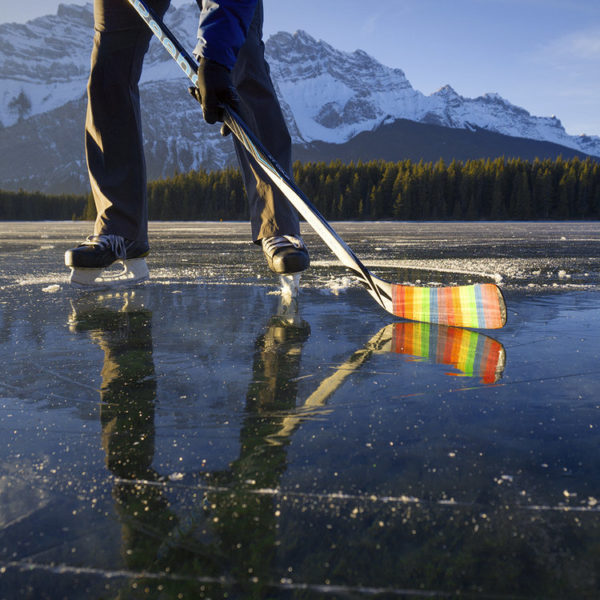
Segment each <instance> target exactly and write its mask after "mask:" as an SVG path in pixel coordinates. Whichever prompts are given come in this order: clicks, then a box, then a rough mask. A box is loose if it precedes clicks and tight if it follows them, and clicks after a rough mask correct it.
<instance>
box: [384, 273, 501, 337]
mask: <svg viewBox="0 0 600 600" xmlns="http://www.w3.org/2000/svg"><path fill="white" fill-rule="evenodd" d="M392 292H393V300H394V314H395V315H396V316H398V317H402V318H403V319H408V320H410V321H423V322H427V323H443V324H444V325H451V326H452V325H453V326H455V327H474V328H480V329H497V328H500V327H502V326H503V325H504V323H505V322H506V309H505V305H504V301H503V299H502V295H501V293H500V290H499V289H498V287H497V286H496V285H494V284H493V283H483V284H475V285H464V286H456V287H437V288H436V287H433V288H429V287H412V286H408V285H392Z"/></svg>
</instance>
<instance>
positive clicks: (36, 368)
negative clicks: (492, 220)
mask: <svg viewBox="0 0 600 600" xmlns="http://www.w3.org/2000/svg"><path fill="white" fill-rule="evenodd" d="M19 227H26V226H25V225H17V229H15V231H19V229H18V228H19ZM56 227H57V228H58V229H53V226H49V227H46V228H45V229H46V231H45V232H44V234H45V235H46V236H48V238H47V239H48V240H49V243H48V245H49V246H50V245H52V246H54V250H52V251H47V252H45V253H38V255H36V260H35V261H32V260H28V261H26V260H24V259H23V257H24V256H26V253H25V252H24V250H25V249H26V248H27V246H28V245H30V246H32V247H35V248H39V245H40V235H39V233H35V235H33V233H32V230H28V231H30V233H29V234H28V235H25V236H21V237H19V238H18V239H17V237H16V234H15V233H9V234H4V235H5V238H4V239H3V240H0V244H1V246H0V252H1V253H2V258H3V259H4V258H5V257H6V258H7V260H3V262H2V267H1V269H0V287H1V288H2V289H1V295H0V359H1V360H0V413H1V415H2V419H1V423H2V434H3V445H2V448H1V450H0V452H1V456H0V464H2V465H4V467H3V472H2V473H0V571H1V577H0V597H2V598H5V597H6V598H13V597H14V598H19V597H27V594H29V597H35V598H36V599H37V598H63V597H69V598H71V597H73V590H81V597H86V598H102V597H106V598H118V597H120V598H136V597H147V598H178V597H183V598H203V597H205V598H207V597H211V598H222V597H225V595H228V596H229V597H230V598H243V599H246V598H269V599H271V598H273V599H275V598H291V597H304V596H306V597H318V598H320V597H323V598H327V597H331V598H346V597H348V598H350V597H373V596H375V597H376V596H378V595H379V596H381V597H423V596H429V597H454V596H457V595H465V596H467V595H470V596H471V597H474V598H489V597H492V596H493V597H529V598H537V597H545V598H568V597H590V598H591V597H595V596H596V595H597V593H598V582H597V578H596V576H595V574H596V573H597V572H598V569H597V566H598V565H597V553H596V552H595V548H596V546H597V540H598V537H599V535H600V512H599V510H598V499H599V498H600V485H599V483H598V477H597V464H598V457H599V453H598V452H599V451H598V443H597V431H598V427H600V421H599V419H598V406H597V404H598V402H597V381H598V364H599V363H598V361H599V359H600V355H599V352H600V350H599V347H598V343H597V339H598V336H599V335H600V330H599V328H600V323H599V319H598V310H597V306H598V297H597V291H595V290H594V289H591V290H588V291H586V292H583V293H568V292H567V290H569V289H571V288H568V287H566V286H568V285H572V284H573V281H574V280H575V279H577V277H575V272H576V270H577V269H580V268H581V269H582V273H584V272H585V273H588V276H589V279H590V280H591V281H592V282H594V284H595V285H597V283H598V281H599V278H598V272H599V269H598V268H597V267H598V259H597V256H599V255H600V253H597V252H596V250H597V247H596V246H595V244H596V243H597V242H594V240H593V239H591V238H592V237H593V236H592V235H591V234H590V232H591V231H594V230H593V227H592V225H586V224H582V227H583V230H584V232H585V236H582V237H585V239H586V240H587V241H586V242H585V245H584V244H583V242H582V244H581V245H580V246H577V244H576V243H575V244H573V245H571V246H569V244H571V243H572V241H573V237H574V236H573V235H571V234H572V233H573V232H574V231H575V229H576V227H575V225H565V227H566V228H567V229H568V231H567V230H564V229H563V230H560V233H561V235H564V237H566V238H567V242H565V241H562V242H560V243H561V246H560V248H558V249H557V248H556V247H555V246H553V245H552V243H551V240H550V238H551V236H555V234H556V231H557V230H556V229H555V228H554V226H553V225H552V224H549V225H548V227H549V228H550V229H551V230H553V231H550V233H548V232H547V230H546V229H544V230H543V231H544V232H546V233H544V234H543V235H542V234H541V233H540V231H541V230H537V231H538V233H537V235H539V236H540V237H539V240H540V241H539V243H538V242H536V241H535V238H533V239H532V240H531V242H528V232H529V228H528V227H526V226H525V225H523V224H515V226H514V227H515V229H510V231H511V232H512V233H515V231H516V233H517V234H518V237H515V238H514V239H515V240H517V241H516V242H515V243H518V244H519V245H520V249H519V250H518V251H517V250H515V249H514V248H512V250H511V244H512V241H511V240H512V239H513V238H512V237H511V236H506V237H505V238H501V237H500V236H498V235H497V229H494V228H490V226H488V225H487V224H479V225H477V226H475V227H474V229H473V230H469V232H471V231H472V232H473V235H472V236H471V234H470V233H469V234H468V235H466V236H465V233H464V232H465V231H467V228H466V227H464V226H463V224H452V225H443V226H442V225H440V226H439V227H445V228H446V230H445V232H444V235H443V236H442V235H441V234H439V233H438V232H437V230H436V227H438V226H437V225H435V224H418V225H410V226H409V225H407V224H381V226H380V228H379V226H375V225H373V224H348V225H347V226H344V227H346V228H347V229H346V231H345V230H344V227H340V228H339V229H340V231H341V233H342V236H343V237H345V238H346V237H348V241H349V243H350V244H351V245H352V247H353V248H355V249H356V251H357V253H358V254H359V255H360V256H361V258H362V257H363V256H366V257H367V258H366V262H367V263H368V261H369V260H377V259H379V260H381V253H382V252H383V251H387V250H386V249H387V248H391V250H390V251H391V252H397V253H398V254H396V255H394V257H397V258H398V261H401V260H409V259H410V260H414V261H415V264H417V263H418V264H419V265H420V266H421V267H424V266H429V264H430V263H428V262H427V261H431V263H436V261H438V258H436V256H439V255H440V254H443V255H444V256H445V258H444V259H443V260H445V261H456V262H455V263H452V264H457V265H458V264H460V265H462V267H464V270H465V271H468V270H469V269H468V267H470V266H473V265H474V264H475V262H474V261H475V260H477V259H479V258H481V259H483V260H497V261H498V263H497V264H498V265H499V272H500V273H502V274H503V276H504V278H505V289H506V291H507V303H508V306H509V311H510V315H509V317H510V318H509V322H508V324H507V326H506V327H505V328H504V329H503V330H499V331H497V332H494V337H495V338H496V339H492V338H490V337H488V336H486V335H484V334H481V333H477V332H472V331H468V330H461V329H452V328H445V327H440V326H432V325H424V324H419V323H403V322H393V323H389V322H382V318H383V319H386V317H385V316H382V313H381V312H380V311H379V310H378V308H377V307H376V306H374V305H373V303H372V301H371V300H370V299H369V298H368V297H367V295H366V294H365V293H364V291H363V290H360V289H358V288H356V287H355V285H354V284H353V283H352V282H351V278H348V275H347V273H346V272H345V271H344V270H343V269H342V268H340V267H337V266H335V265H331V266H325V265H323V266H319V264H318V260H319V259H318V258H317V265H316V266H314V268H312V269H311V271H310V272H308V273H306V275H305V276H303V278H302V284H301V292H300V295H299V297H298V298H297V299H295V301H294V302H289V303H282V302H281V299H282V297H281V295H280V294H277V293H273V292H276V291H277V290H278V282H277V280H276V278H273V277H272V276H271V274H270V273H269V272H268V271H267V269H266V267H265V266H264V265H263V263H262V257H261V255H260V252H258V253H257V252H255V251H256V249H255V248H254V247H252V245H251V244H250V243H248V244H246V245H244V244H241V243H239V242H240V240H241V239H243V226H242V225H237V224H226V225H223V226H222V228H221V229H219V231H218V232H215V230H216V229H218V228H219V226H215V227H212V226H210V227H209V226H206V225H195V224H186V225H185V226H181V229H178V227H179V226H178V225H176V224H164V225H160V224H159V225H156V226H154V227H155V229H154V234H153V236H154V237H153V240H154V245H153V253H152V254H151V255H150V257H149V259H148V262H149V266H150V270H151V277H152V278H151V280H150V281H149V282H147V283H145V284H143V285H140V286H138V287H136V288H135V289H132V290H123V291H120V292H111V293H103V292H100V293H99V292H94V293H91V294H86V293H83V294H82V293H79V292H74V291H73V290H71V289H70V288H68V287H66V286H65V285H64V283H65V282H66V274H65V273H64V272H63V270H62V264H61V262H60V261H61V258H62V251H63V250H64V248H65V247H70V244H71V241H72V240H70V237H71V234H72V232H73V231H74V230H75V229H76V228H77V227H81V228H83V227H84V226H83V225H79V224H59V225H57V226H56ZM453 227H456V233H455V234H452V235H448V233H452V231H454V230H453ZM510 227H511V228H512V227H513V226H512V225H511V226H510ZM596 227H597V226H596ZM336 228H337V227H336ZM369 228H371V229H369ZM533 229H535V227H534V228H533ZM461 232H462V233H461ZM347 233H348V236H346V234H347ZM512 233H511V235H512ZM534 233H535V232H534ZM7 235H8V236H13V237H12V238H10V240H8V241H6V236H7ZM461 235H462V236H463V237H462V238H461V237H460V236H461ZM28 236H29V237H28ZM393 236H396V238H398V241H402V240H400V238H403V240H404V242H406V243H402V244H399V243H398V244H397V245H395V244H386V241H385V240H390V239H392V237H393ZM72 237H73V238H74V239H78V238H79V237H80V235H79V234H77V235H75V234H73V235H72ZM305 237H306V238H307V239H308V238H310V235H308V236H305ZM67 238H69V239H67ZM374 238H376V239H374ZM442 238H443V239H442ZM484 238H485V239H484ZM486 239H487V240H489V241H490V242H491V243H492V244H493V245H494V246H495V250H493V251H492V250H490V247H489V245H488V246H487V247H486V246H485V245H484V241H485V240H486ZM556 239H558V240H559V241H560V236H558V238H556ZM361 240H364V241H361ZM549 240H550V241H549ZM568 240H571V242H569V241H568ZM308 241H309V243H310V244H311V250H312V253H313V257H314V256H315V255H316V256H317V257H318V256H319V255H320V254H321V253H322V252H324V251H322V250H321V249H320V248H319V245H318V241H317V240H315V239H314V238H313V239H310V240H308ZM50 242H51V243H50ZM355 242H356V243H355ZM565 244H566V245H565ZM375 247H378V248H383V249H384V250H382V251H381V252H377V256H375V255H374V252H375V251H374V250H373V248H375ZM234 248H235V252H234V250H233V249H234ZM509 250H511V252H512V254H511V252H509ZM486 253H487V254H492V255H493V256H492V257H491V258H490V257H488V256H487V255H486ZM401 254H402V255H404V256H401ZM409 254H410V255H411V256H412V258H411V257H410V256H408V255H409ZM516 254H519V256H516ZM521 254H522V255H524V254H528V256H521ZM217 256H218V258H216V257H217ZM548 256H550V258H547V257H548ZM594 256H596V258H594ZM377 257H378V258H377ZM539 257H542V258H539ZM538 259H539V260H541V261H550V262H554V263H555V264H554V265H553V267H552V268H553V273H555V274H556V277H555V279H556V280H557V281H559V280H560V281H562V282H563V283H559V287H558V288H554V289H555V290H557V292H558V293H554V294H548V293H542V289H543V288H541V286H537V284H536V287H535V288H531V290H530V291H528V287H527V285H523V284H522V283H518V281H519V280H518V278H516V277H515V275H514V274H513V275H511V274H510V268H511V267H510V266H511V265H512V266H514V267H515V268H519V269H521V268H522V269H523V273H524V274H526V273H528V272H529V271H530V270H533V271H535V270H538V269H539V270H540V272H539V273H538V274H537V275H536V277H539V278H540V281H541V280H542V277H547V276H546V273H547V271H546V270H545V269H546V267H544V268H542V267H541V265H540V263H538V262H536V261H537V260H538ZM326 260H328V259H326V258H325V256H324V257H323V261H324V262H325V261H326ZM386 260H387V258H386ZM519 261H522V262H519ZM569 261H574V262H573V264H570V263H569ZM575 264H576V265H577V269H576V268H575V267H574V265H575ZM240 265H242V266H240ZM377 268H381V269H388V272H387V275H389V277H388V278H389V279H395V277H394V276H393V275H391V272H392V270H393V268H394V267H387V266H385V267H384V266H379V267H377ZM494 268H495V267H494ZM584 268H585V271H583V269H584ZM548 269H549V267H548ZM410 271H411V272H412V275H411V277H412V276H414V275H415V273H416V272H415V271H414V269H412V268H411V269H410ZM561 271H564V273H563V274H562V275H559V272H561ZM482 272H483V271H482ZM489 272H492V273H493V272H494V271H493V270H492V271H489ZM507 274H508V276H507ZM569 274H571V275H572V277H571V278H569V277H568V276H567V275H569ZM408 276H409V275H407V277H408ZM464 276H465V277H468V274H465V275H464ZM420 277H421V274H419V278H420ZM444 277H445V275H444ZM461 277H462V275H461ZM523 277H524V279H523V281H527V278H526V276H525V275H524V276H523ZM441 278H442V276H441V275H440V279H441ZM553 278H554V276H553V277H551V278H549V281H553V280H554V279H553ZM457 279H458V276H457ZM547 279H548V278H547ZM422 281H423V282H426V281H427V279H425V275H423V279H422ZM515 281H517V283H516V284H515ZM19 282H26V283H23V284H22V285H21V284H19ZM529 282H530V283H531V281H529ZM54 285H57V286H60V289H53V291H52V293H50V292H49V291H44V288H47V287H48V286H54ZM336 285H337V291H338V295H334V294H332V293H331V292H328V293H325V294H324V293H322V292H323V291H326V292H327V291H328V288H329V289H335V288H336ZM551 287H552V286H551ZM505 348H506V351H505V350H504V349H505ZM507 357H508V358H507ZM449 375H452V377H450V376H449ZM457 375H458V376H461V378H462V379H465V385H464V386H462V387H461V389H456V387H457V386H456V379H455V376H457ZM500 377H501V378H502V380H501V381H500ZM461 385H462V384H461Z"/></svg>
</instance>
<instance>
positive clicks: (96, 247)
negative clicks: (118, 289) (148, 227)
mask: <svg viewBox="0 0 600 600" xmlns="http://www.w3.org/2000/svg"><path fill="white" fill-rule="evenodd" d="M149 251H150V248H149V246H148V243H147V242H134V241H131V240H126V239H125V238H123V237H121V236H120V235H91V236H90V237H88V238H87V240H85V242H83V243H82V244H80V245H79V246H77V247H76V248H71V249H70V250H67V251H66V252H65V265H67V267H71V278H70V282H71V283H72V284H73V285H75V286H78V287H115V286H119V285H127V284H131V283H137V282H138V281H143V280H144V279H148V277H149V272H148V266H147V265H146V261H145V259H144V257H145V256H147V255H148V253H149ZM114 263H119V264H120V265H121V266H122V267H123V268H122V270H121V271H114V270H111V271H107V270H106V269H107V268H108V267H110V266H111V265H113V264H114Z"/></svg>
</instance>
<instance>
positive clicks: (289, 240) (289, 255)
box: [262, 235, 310, 275]
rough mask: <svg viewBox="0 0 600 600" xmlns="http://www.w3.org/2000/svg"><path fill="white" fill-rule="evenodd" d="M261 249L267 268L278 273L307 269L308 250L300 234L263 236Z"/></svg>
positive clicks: (285, 273)
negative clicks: (265, 258)
mask: <svg viewBox="0 0 600 600" xmlns="http://www.w3.org/2000/svg"><path fill="white" fill-rule="evenodd" d="M262 249H263V252H264V254H265V256H266V257H267V263H268V264H269V268H270V269H271V271H273V272H274V273H279V274H280V275H291V274H293V273H300V272H301V271H304V270H305V269H308V266H309V265H310V259H309V257H308V250H307V249H306V246H305V245H304V241H303V240H302V238H301V237H300V236H293V235H276V236H273V237H268V238H263V240H262Z"/></svg>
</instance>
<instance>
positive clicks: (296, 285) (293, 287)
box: [279, 273, 300, 299]
mask: <svg viewBox="0 0 600 600" xmlns="http://www.w3.org/2000/svg"><path fill="white" fill-rule="evenodd" d="M279 281H280V283H281V297H282V298H290V299H292V298H297V297H298V292H299V290H300V273H294V274H293V275H281V276H280V277H279Z"/></svg>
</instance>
